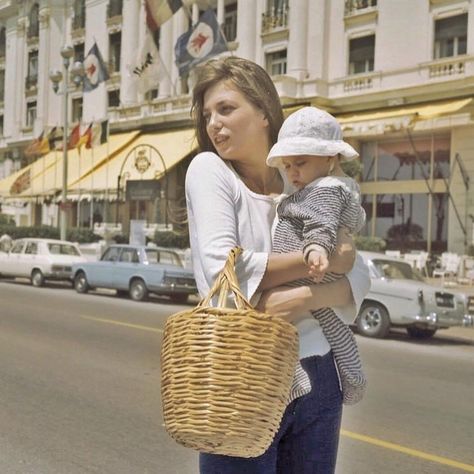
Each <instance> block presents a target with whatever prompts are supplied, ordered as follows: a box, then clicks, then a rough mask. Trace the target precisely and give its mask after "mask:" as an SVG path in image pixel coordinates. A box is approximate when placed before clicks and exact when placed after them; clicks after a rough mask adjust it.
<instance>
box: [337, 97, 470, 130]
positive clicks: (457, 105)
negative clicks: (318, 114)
mask: <svg viewBox="0 0 474 474" xmlns="http://www.w3.org/2000/svg"><path fill="white" fill-rule="evenodd" d="M471 102H472V98H467V99H459V100H451V101H443V102H436V103H431V104H427V105H414V106H406V107H391V108H387V109H382V110H378V111H376V112H367V113H356V114H350V115H349V114H346V115H338V116H337V120H338V121H339V123H340V124H341V126H342V130H343V131H344V134H345V135H346V136H351V135H352V136H354V135H364V134H379V133H383V132H385V131H396V130H404V129H407V128H409V127H410V126H412V125H413V124H414V123H415V122H418V121H423V120H429V119H434V118H438V117H443V116H448V115H450V114H454V113H457V112H460V111H461V110H462V109H463V108H464V107H466V106H467V105H469V104H470V103H471Z"/></svg>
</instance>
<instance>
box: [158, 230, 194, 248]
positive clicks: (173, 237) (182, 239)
mask: <svg viewBox="0 0 474 474" xmlns="http://www.w3.org/2000/svg"><path fill="white" fill-rule="evenodd" d="M154 242H155V244H156V245H158V246H159V247H174V248H178V249H185V248H187V247H189V235H188V234H187V233H186V234H184V235H181V234H176V233H175V232H172V231H165V232H162V231H161V232H160V231H156V232H155V236H154Z"/></svg>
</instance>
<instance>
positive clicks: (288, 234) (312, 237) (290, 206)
mask: <svg viewBox="0 0 474 474" xmlns="http://www.w3.org/2000/svg"><path fill="white" fill-rule="evenodd" d="M316 159H317V158H316ZM277 212H278V223H277V224H276V227H275V232H274V236H273V251H274V252H276V253H287V252H293V251H295V250H299V251H301V252H303V254H306V253H309V250H310V249H311V246H320V247H323V248H324V249H325V250H326V252H327V254H328V256H330V255H331V254H332V253H333V252H334V250H335V248H336V242H337V231H338V229H339V228H340V227H344V228H347V229H348V230H349V232H350V233H355V232H357V231H359V230H360V229H361V227H362V226H363V225H364V222H365V212H364V209H363V208H362V207H361V205H360V190H359V186H358V185H357V183H356V182H355V181H354V180H353V179H351V178H349V177H346V176H344V177H341V176H327V177H324V178H319V179H317V180H315V181H313V182H312V183H310V184H308V185H306V186H305V187H304V188H302V189H300V190H298V191H296V192H295V193H293V194H291V195H289V196H287V197H285V198H284V199H283V200H282V201H281V202H280V203H279V205H278V208H277ZM341 277H342V275H338V274H335V273H326V274H325V276H324V279H323V280H322V282H321V283H327V282H330V281H334V280H337V279H339V278H341ZM307 284H314V281H313V280H312V279H310V278H305V279H301V280H297V281H294V282H292V283H291V285H292V286H301V285H307ZM311 313H312V315H313V316H314V317H315V318H316V319H317V320H318V321H319V324H320V326H321V328H322V330H323V333H324V335H325V336H326V339H327V340H328V343H329V345H330V346H331V349H332V351H333V354H334V359H335V361H336V366H337V369H338V372H339V377H340V380H341V388H342V393H343V401H344V403H345V404H348V405H350V404H354V403H357V402H358V401H360V400H361V399H362V397H363V395H364V391H365V387H366V385H367V382H366V378H365V376H364V373H363V371H362V365H361V361H360V357H359V352H358V349H357V343H356V340H355V338H354V335H353V334H352V331H351V329H350V328H349V327H348V326H347V325H346V324H345V323H344V322H343V321H342V320H341V319H339V317H338V316H337V315H336V313H335V312H334V311H333V310H332V309H331V308H322V309H320V310H317V311H312V312H311ZM309 390H310V385H309V379H308V377H307V376H306V374H305V373H304V371H303V369H302V367H301V365H298V367H297V369H296V373H295V378H294V381H293V387H292V391H291V396H290V400H292V399H294V398H296V397H297V396H300V395H302V394H304V393H308V392H309Z"/></svg>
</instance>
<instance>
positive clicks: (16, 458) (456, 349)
mask: <svg viewBox="0 0 474 474" xmlns="http://www.w3.org/2000/svg"><path fill="white" fill-rule="evenodd" d="M112 295H113V292H108V293H105V294H100V295H98V294H92V295H78V294H76V293H75V292H74V291H73V290H71V289H70V288H68V287H66V286H64V285H63V286H61V285H54V286H52V285H51V286H49V287H47V288H32V287H31V286H29V285H28V284H26V283H21V282H16V283H12V282H7V281H2V282H0V473H1V474H82V473H100V474H109V473H110V474H135V473H136V474H142V473H154V474H155V473H159V474H194V473H197V472H198V471H197V456H196V454H195V453H194V452H193V451H191V450H187V449H184V448H181V447H179V446H178V445H177V444H176V443H174V442H173V441H172V440H171V439H170V438H169V437H168V435H167V434H166V433H165V431H164V428H163V426H162V418H161V408H160V403H161V402H160V386H159V352H160V341H161V334H162V333H161V329H162V328H163V325H164V321H165V319H166V317H167V315H169V314H171V313H173V312H176V311H178V310H181V309H182V308H183V307H182V306H178V305H174V304H170V303H169V302H168V301H166V300H165V299H163V300H158V299H156V300H154V301H152V302H148V303H135V302H132V301H130V300H128V299H125V298H118V297H115V296H112ZM473 334H474V332H473V331H472V330H467V329H465V330H458V331H457V332H453V331H448V332H447V333H445V334H444V335H443V333H441V335H440V336H436V337H435V338H434V339H433V340H432V341H428V342H426V341H425V342H423V343H420V342H413V341H412V340H410V339H408V338H407V337H406V336H405V335H404V334H394V335H392V336H391V337H390V338H388V339H386V340H369V339H365V338H360V337H358V341H359V344H360V350H361V354H362V357H363V360H364V364H365V367H366V372H367V375H368V378H369V390H368V394H367V396H366V398H365V399H364V401H363V402H362V403H360V404H359V405H357V406H355V407H349V408H346V409H345V413H344V418H343V426H342V428H343V429H342V436H341V445H340V454H339V460H338V469H337V473H338V474H343V473H344V474H346V473H350V474H370V473H374V474H375V473H376V474H380V473H384V474H392V473H393V474H395V473H429V474H441V473H443V474H444V473H455V472H474V337H473Z"/></svg>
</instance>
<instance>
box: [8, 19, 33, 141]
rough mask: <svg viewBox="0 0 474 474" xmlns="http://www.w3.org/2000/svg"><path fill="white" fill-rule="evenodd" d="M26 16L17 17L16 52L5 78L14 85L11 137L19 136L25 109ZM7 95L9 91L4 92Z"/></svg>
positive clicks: (23, 121)
mask: <svg viewBox="0 0 474 474" xmlns="http://www.w3.org/2000/svg"><path fill="white" fill-rule="evenodd" d="M27 21H28V19H27V17H26V16H21V17H19V18H18V19H17V27H16V38H15V42H16V48H15V49H16V51H15V52H16V54H15V57H14V58H13V61H12V62H11V63H10V64H13V65H14V66H13V68H9V69H10V74H8V77H7V78H6V79H5V82H6V83H7V84H9V83H12V84H13V85H14V91H13V92H14V93H13V97H12V99H13V104H12V105H13V107H12V109H11V110H12V114H13V116H14V123H13V129H12V135H13V137H16V138H20V134H21V129H22V128H23V125H24V123H25V119H24V114H25V110H26V105H25V76H26V73H25V71H26V66H27V58H26V55H27V54H26V28H27ZM5 93H6V94H7V95H8V94H9V91H8V89H7V91H6V92H5Z"/></svg>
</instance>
